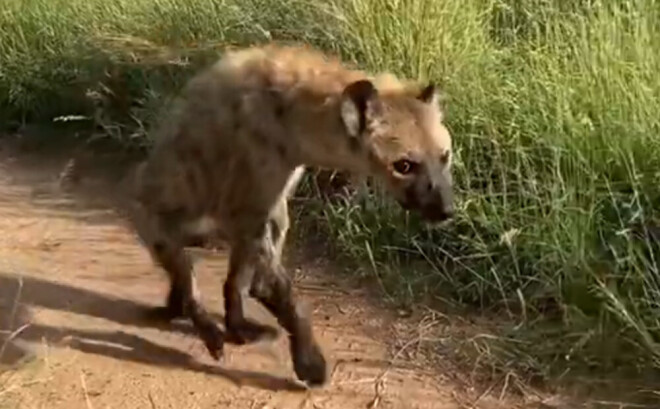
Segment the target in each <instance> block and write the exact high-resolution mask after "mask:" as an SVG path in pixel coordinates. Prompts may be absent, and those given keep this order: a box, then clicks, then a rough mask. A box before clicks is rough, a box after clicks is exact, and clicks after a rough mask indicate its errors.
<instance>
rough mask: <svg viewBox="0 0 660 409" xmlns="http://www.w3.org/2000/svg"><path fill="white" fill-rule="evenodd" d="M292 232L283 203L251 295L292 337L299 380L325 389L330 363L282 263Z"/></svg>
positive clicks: (264, 245)
mask: <svg viewBox="0 0 660 409" xmlns="http://www.w3.org/2000/svg"><path fill="white" fill-rule="evenodd" d="M288 228H289V216H288V210H287V204H286V200H285V199H282V200H281V201H280V203H278V205H277V207H276V208H275V210H274V212H273V213H272V214H271V216H270V217H269V220H268V223H267V225H266V234H265V235H264V237H263V238H262V241H261V252H260V257H259V260H258V264H257V268H256V270H255V274H254V277H253V278H252V284H251V286H250V295H251V296H252V297H254V298H256V299H257V300H259V302H261V304H262V305H263V306H264V307H266V309H268V310H269V311H270V312H271V313H272V314H273V315H274V316H275V317H276V318H277V320H278V322H279V324H280V325H281V326H282V327H283V328H284V329H286V330H287V332H288V333H289V347H290V350H291V357H292V359H293V367H294V370H295V372H296V375H298V378H300V379H301V380H303V381H306V382H308V383H309V384H310V385H322V384H324V383H325V381H326V377H327V373H326V361H325V358H324V356H323V353H322V352H321V349H320V347H319V346H318V344H317V342H316V340H315V339H314V334H313V331H312V324H311V319H310V318H309V316H308V315H307V313H306V312H305V311H304V310H303V308H301V306H300V304H299V303H298V301H297V300H296V297H295V295H294V293H293V288H292V282H291V279H290V277H289V275H288V274H287V271H286V270H285V268H284V267H283V265H282V261H281V259H282V249H283V247H284V241H285V238H286V233H287V231H288Z"/></svg>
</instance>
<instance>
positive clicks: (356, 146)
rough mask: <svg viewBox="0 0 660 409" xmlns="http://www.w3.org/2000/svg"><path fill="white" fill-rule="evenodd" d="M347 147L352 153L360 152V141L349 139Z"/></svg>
mask: <svg viewBox="0 0 660 409" xmlns="http://www.w3.org/2000/svg"><path fill="white" fill-rule="evenodd" d="M348 147H349V149H350V150H351V151H352V152H353V153H357V152H360V150H361V149H362V145H361V144H360V140H359V139H358V138H349V139H348Z"/></svg>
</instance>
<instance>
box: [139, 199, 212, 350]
mask: <svg viewBox="0 0 660 409" xmlns="http://www.w3.org/2000/svg"><path fill="white" fill-rule="evenodd" d="M136 228H137V231H138V235H139V236H140V238H141V240H142V242H143V244H144V245H145V246H146V247H147V248H148V250H149V252H150V254H151V256H152V258H153V260H154V261H155V262H156V263H157V264H158V265H160V266H161V267H162V268H163V270H165V272H166V273H167V275H168V277H169V280H170V289H169V294H168V297H167V304H166V306H165V307H157V308H156V309H154V310H153V311H152V316H155V317H158V318H160V319H166V320H168V321H169V320H171V319H174V318H177V317H181V316H184V317H187V318H190V320H191V321H192V322H193V325H194V327H195V329H196V330H197V332H198V334H199V337H200V338H201V340H202V341H203V342H204V344H205V345H206V348H207V349H208V351H209V353H210V354H211V356H212V357H214V358H215V359H219V358H220V357H221V356H222V351H223V344H224V334H223V333H222V332H221V331H220V329H219V328H218V326H217V325H216V323H215V322H214V321H213V319H212V317H211V315H210V314H209V313H208V311H207V310H206V309H205V308H204V306H203V305H202V304H201V302H200V297H199V290H198V289H197V284H196V280H195V276H194V271H193V267H192V262H191V260H190V257H188V255H187V254H186V252H185V250H184V239H183V238H184V237H185V236H183V235H182V234H178V233H177V232H178V231H179V230H180V228H179V225H178V223H176V219H175V218H172V217H170V218H167V217H164V216H155V215H152V214H150V213H148V212H147V211H146V210H144V208H142V209H141V214H140V219H139V220H138V222H137V223H136Z"/></svg>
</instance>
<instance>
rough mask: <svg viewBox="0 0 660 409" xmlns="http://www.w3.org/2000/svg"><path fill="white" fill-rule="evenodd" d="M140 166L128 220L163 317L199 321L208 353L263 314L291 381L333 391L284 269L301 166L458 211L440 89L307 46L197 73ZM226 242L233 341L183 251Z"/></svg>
mask: <svg viewBox="0 0 660 409" xmlns="http://www.w3.org/2000/svg"><path fill="white" fill-rule="evenodd" d="M155 136H156V137H155V143H154V146H153V148H152V150H151V152H150V154H149V156H148V158H147V160H146V161H145V162H143V163H142V164H141V165H140V166H139V169H138V172H137V175H136V176H137V179H136V183H135V185H134V189H135V190H134V195H135V196H134V199H136V200H135V203H136V206H135V208H134V213H133V216H134V217H133V222H134V226H135V228H136V231H137V234H138V235H139V237H140V239H141V240H142V242H143V243H144V245H145V246H146V247H147V248H148V249H149V251H150V253H151V255H152V257H153V259H154V261H155V262H156V263H157V264H159V265H160V266H162V268H163V269H164V270H165V271H166V272H167V274H168V275H169V279H170V289H169V295H168V297H167V303H166V305H165V306H164V307H160V308H159V310H158V311H159V312H160V313H162V317H164V318H167V319H168V320H169V319H173V318H176V317H187V318H189V319H191V320H192V322H193V324H194V326H195V328H196V329H197V331H198V333H199V336H200V338H201V340H202V341H203V342H204V343H205V345H206V347H207V349H208V351H209V353H210V354H211V355H212V356H213V357H214V358H216V359H218V358H219V357H220V356H221V354H222V350H223V342H224V341H225V340H232V341H233V342H237V343H239V344H241V343H247V342H252V341H255V340H257V339H260V338H261V337H263V336H267V335H273V334H276V329H274V328H272V327H269V326H266V325H262V324H259V323H256V322H253V321H251V320H249V319H248V318H246V316H245V314H244V311H243V299H244V298H245V297H246V296H250V297H253V298H255V299H256V300H258V301H259V302H260V303H261V304H262V305H264V306H265V307H266V308H267V309H268V310H269V311H270V312H271V313H272V314H273V315H274V316H275V317H276V318H277V320H278V323H279V324H280V325H281V326H282V327H283V328H284V329H285V330H286V331H287V332H288V334H289V341H290V342H289V344H290V352H291V356H292V360H293V366H294V370H295V372H296V375H297V376H298V378H299V379H301V380H302V381H305V382H307V383H308V384H310V385H322V384H324V383H325V381H326V377H327V373H326V360H325V357H324V355H323V353H322V352H321V349H320V348H319V346H318V344H317V342H316V340H315V337H314V335H313V332H312V326H311V320H310V318H309V317H308V316H307V315H306V313H305V311H303V309H302V308H300V306H299V304H298V302H297V301H296V298H295V297H294V294H293V291H292V283H291V280H290V278H289V277H288V275H287V273H286V271H285V268H284V267H283V264H282V248H283V246H284V242H285V237H286V234H287V230H288V228H289V216H288V211H287V200H288V198H289V197H290V195H291V193H292V192H293V191H294V189H295V187H296V184H297V183H298V180H299V179H300V177H301V175H302V173H303V170H304V167H305V166H315V167H320V168H326V169H337V170H339V171H345V172H349V173H351V174H355V175H365V176H372V177H374V179H375V180H380V181H382V182H383V183H384V185H385V187H386V188H387V190H388V191H389V192H390V193H391V194H392V195H393V197H394V198H395V199H396V200H397V201H398V202H399V203H400V204H401V205H402V206H403V208H405V209H410V210H416V211H418V212H419V213H420V214H421V216H422V217H423V218H425V219H427V220H429V221H441V220H444V219H447V218H450V217H451V216H452V213H453V199H452V177H451V172H450V168H451V158H452V155H451V140H450V134H449V132H448V130H447V129H446V127H445V126H444V125H443V115H442V110H441V109H440V107H439V104H438V94H437V92H436V87H435V86H434V85H433V84H428V85H420V84H417V83H413V82H405V81H399V80H397V79H396V78H395V77H394V76H392V75H389V74H381V75H377V76H370V75H368V74H367V73H365V72H363V71H360V70H357V69H354V68H352V67H350V66H349V65H348V64H345V63H343V62H341V61H340V60H339V59H338V58H334V57H332V58H331V57H329V56H326V55H324V54H322V53H321V52H320V51H316V50H313V49H311V48H308V47H298V46H280V45H272V44H271V45H266V46H259V47H252V48H246V49H240V50H233V51H229V52H227V53H226V54H225V55H224V56H223V57H222V58H220V59H219V61H217V62H216V63H215V64H213V65H212V66H210V67H208V68H207V69H206V70H205V71H203V72H201V73H199V74H197V75H196V76H195V77H193V78H192V79H191V80H190V81H189V82H188V83H187V85H186V86H185V87H184V89H183V90H182V91H181V93H180V95H179V96H178V98H177V100H176V101H175V102H174V104H173V108H172V110H171V111H169V112H168V114H167V117H166V118H165V120H164V121H163V122H162V124H161V125H160V126H159V127H158V128H156V130H155ZM207 234H210V235H214V236H217V237H222V238H223V239H224V240H225V241H226V243H227V244H228V246H229V251H230V254H229V271H228V275H227V279H226V281H225V284H224V288H223V290H224V291H223V294H224V303H225V305H224V306H225V314H226V315H225V332H224V333H223V332H221V331H220V330H219V328H218V327H217V326H216V323H214V322H213V320H212V318H211V316H210V315H209V313H208V312H207V310H206V309H205V308H204V306H202V304H201V303H200V301H199V299H200V298H199V291H198V289H197V286H196V283H195V278H194V272H193V269H192V266H191V261H190V260H189V258H188V256H187V255H186V253H185V251H184V247H186V246H187V245H189V244H190V243H191V240H192V238H194V237H199V236H200V235H207Z"/></svg>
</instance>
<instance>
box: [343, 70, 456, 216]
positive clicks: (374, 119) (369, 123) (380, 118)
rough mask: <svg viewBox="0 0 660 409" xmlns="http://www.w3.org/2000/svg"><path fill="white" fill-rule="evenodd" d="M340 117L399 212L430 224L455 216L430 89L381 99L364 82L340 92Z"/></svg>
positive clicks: (447, 147) (442, 131)
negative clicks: (405, 211) (416, 215)
mask: <svg viewBox="0 0 660 409" xmlns="http://www.w3.org/2000/svg"><path fill="white" fill-rule="evenodd" d="M341 117H342V120H343V123H344V125H345V127H346V130H347V133H348V135H349V137H350V139H351V143H352V144H353V145H354V146H358V147H360V150H361V151H362V152H364V153H365V154H366V158H365V159H366V161H367V162H368V167H369V169H370V172H371V174H372V175H373V176H375V177H377V178H378V179H379V180H380V181H382V182H384V184H385V186H386V188H387V190H388V191H389V192H390V193H391V194H392V195H393V196H394V198H395V199H396V200H397V201H398V202H399V204H400V205H401V206H402V207H403V208H405V209H408V210H416V211H418V212H419V213H420V215H421V216H422V217H423V218H424V219H426V220H427V221H429V222H439V221H443V220H446V219H449V218H451V217H452V216H453V213H454V203H453V202H454V200H453V187H452V185H453V182H452V174H451V159H452V158H451V135H450V134H449V131H448V130H447V128H446V127H445V126H444V125H443V123H442V112H441V109H440V106H439V104H438V94H437V92H436V88H435V86H434V85H433V84H429V85H427V86H426V87H422V88H420V89H418V90H415V91H409V90H406V91H389V92H382V93H380V92H379V91H378V90H377V89H376V87H375V86H374V85H373V83H372V82H370V81H368V80H359V81H356V82H353V83H352V84H349V85H348V86H347V87H346V88H345V89H344V92H343V95H342V103H341Z"/></svg>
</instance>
